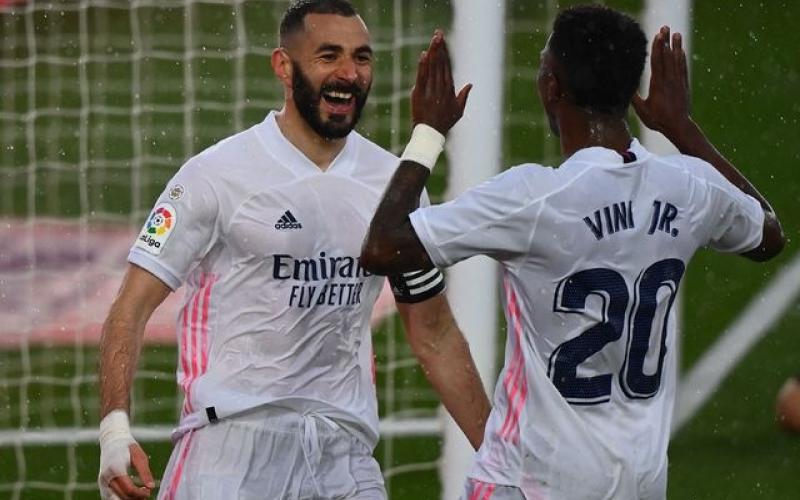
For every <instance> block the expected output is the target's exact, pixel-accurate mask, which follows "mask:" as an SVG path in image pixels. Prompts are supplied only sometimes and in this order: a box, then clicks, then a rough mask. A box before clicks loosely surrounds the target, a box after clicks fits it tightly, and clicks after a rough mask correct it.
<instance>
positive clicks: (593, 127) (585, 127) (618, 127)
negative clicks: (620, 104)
mask: <svg viewBox="0 0 800 500" xmlns="http://www.w3.org/2000/svg"><path fill="white" fill-rule="evenodd" d="M559 130H560V131H561V152H562V153H563V154H564V157H565V158H569V157H570V156H572V154H573V153H575V152H576V151H578V150H580V149H584V148H590V147H593V146H601V147H604V148H608V149H613V150H614V151H616V152H617V153H620V154H622V153H624V152H625V151H627V150H628V148H629V147H630V145H631V133H630V131H629V130H628V124H627V123H625V118H624V117H613V116H609V115H604V114H599V113H594V112H590V111H585V110H582V109H573V110H572V111H571V112H567V113H564V114H563V115H562V117H561V119H560V120H559Z"/></svg>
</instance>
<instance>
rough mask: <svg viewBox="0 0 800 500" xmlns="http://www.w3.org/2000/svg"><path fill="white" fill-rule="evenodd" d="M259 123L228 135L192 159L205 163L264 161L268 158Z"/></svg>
mask: <svg viewBox="0 0 800 500" xmlns="http://www.w3.org/2000/svg"><path fill="white" fill-rule="evenodd" d="M258 126H259V125H255V126H253V127H250V128H249V129H246V130H243V131H241V132H239V133H236V134H233V135H231V136H229V137H226V138H224V139H222V140H220V141H219V142H217V143H215V144H212V145H211V146H209V147H207V148H206V149H204V150H203V151H201V152H200V153H198V154H197V155H195V156H194V157H193V158H192V159H191V160H190V161H192V160H197V161H198V162H200V163H202V164H205V165H215V164H216V165H224V166H226V167H227V166H236V165H252V164H258V163H262V164H263V162H264V161H265V160H266V159H267V155H265V154H264V148H263V146H262V145H261V143H260V142H259V140H258V137H257V135H256V132H255V129H256V127H258Z"/></svg>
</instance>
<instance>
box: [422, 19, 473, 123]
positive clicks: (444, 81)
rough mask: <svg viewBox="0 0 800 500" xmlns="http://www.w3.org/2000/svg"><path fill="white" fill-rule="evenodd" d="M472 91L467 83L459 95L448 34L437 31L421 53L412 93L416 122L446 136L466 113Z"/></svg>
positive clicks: (470, 85)
mask: <svg viewBox="0 0 800 500" xmlns="http://www.w3.org/2000/svg"><path fill="white" fill-rule="evenodd" d="M470 90H472V84H467V85H465V86H464V87H463V88H462V89H461V90H460V91H459V92H458V95H456V93H455V87H454V86H453V71H452V68H451V66H450V54H449V53H448V51H447V42H445V39H444V33H443V32H442V31H441V30H436V32H435V33H434V34H433V38H431V43H430V45H429V46H428V50H426V51H424V52H423V53H422V55H421V56H420V60H419V66H418V68H417V82H416V84H415V85H414V90H413V91H412V92H411V116H412V119H413V120H414V124H415V125H416V124H419V123H424V124H426V125H429V126H431V127H433V128H435V129H436V130H438V131H439V132H440V133H441V134H442V135H446V134H447V132H448V131H449V130H450V129H451V128H452V127H453V125H455V124H456V122H458V120H459V119H461V117H462V116H463V115H464V107H465V106H466V105H467V97H468V96H469V92H470Z"/></svg>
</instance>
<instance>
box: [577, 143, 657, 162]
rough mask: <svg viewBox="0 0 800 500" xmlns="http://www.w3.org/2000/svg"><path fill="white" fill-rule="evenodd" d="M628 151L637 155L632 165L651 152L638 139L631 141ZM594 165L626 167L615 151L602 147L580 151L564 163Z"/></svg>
mask: <svg viewBox="0 0 800 500" xmlns="http://www.w3.org/2000/svg"><path fill="white" fill-rule="evenodd" d="M628 151H630V152H632V153H633V154H634V155H636V160H635V161H633V162H631V163H630V165H635V164H637V163H639V162H641V161H642V160H644V159H646V158H647V157H649V156H650V152H649V151H647V150H646V149H645V148H644V146H642V145H641V144H640V143H639V141H638V140H637V139H636V138H633V139H631V145H630V147H629V148H628ZM573 162H580V163H593V164H601V165H610V166H611V165H625V164H626V163H625V162H624V160H623V158H622V156H621V155H620V154H619V153H617V152H616V151H614V150H613V149H608V148H604V147H602V146H592V147H590V148H583V149H579V150H578V151H576V152H575V153H573V155H572V156H570V157H569V158H567V161H565V162H564V163H573Z"/></svg>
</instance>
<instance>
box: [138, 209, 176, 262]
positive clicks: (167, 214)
mask: <svg viewBox="0 0 800 500" xmlns="http://www.w3.org/2000/svg"><path fill="white" fill-rule="evenodd" d="M177 222H178V219H177V214H176V212H175V209H174V208H173V207H172V205H170V204H169V203H159V204H158V205H156V207H155V208H154V209H153V211H152V212H151V213H150V217H148V218H147V222H145V223H144V227H143V228H142V232H141V233H140V234H139V237H138V238H137V239H136V244H135V245H134V246H135V247H138V248H141V249H142V250H144V251H146V252H149V253H151V254H153V255H159V254H160V253H161V249H162V248H164V244H165V243H166V242H167V238H169V235H170V234H172V231H173V229H175V224H177Z"/></svg>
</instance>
